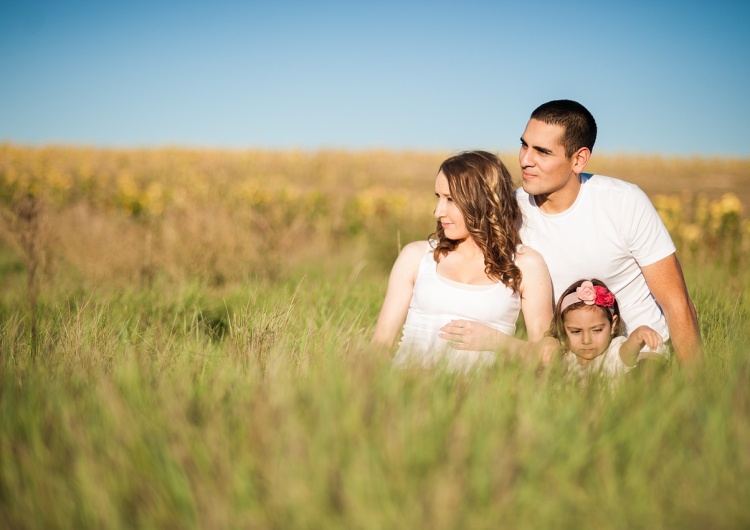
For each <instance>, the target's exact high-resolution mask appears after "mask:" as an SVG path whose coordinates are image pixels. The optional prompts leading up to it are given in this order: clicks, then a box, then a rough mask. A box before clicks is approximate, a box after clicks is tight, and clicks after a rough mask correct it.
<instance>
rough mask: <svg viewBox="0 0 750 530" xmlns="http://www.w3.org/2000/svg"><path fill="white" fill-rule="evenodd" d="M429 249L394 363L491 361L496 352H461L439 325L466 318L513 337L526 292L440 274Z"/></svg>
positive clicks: (473, 363) (462, 364)
mask: <svg viewBox="0 0 750 530" xmlns="http://www.w3.org/2000/svg"><path fill="white" fill-rule="evenodd" d="M425 250H426V252H425V254H424V256H423V257H422V260H421V261H420V263H419V270H418V271H417V279H416V281H415V282H414V293H413V294H412V298H411V302H410V303H409V312H408V313H407V315H406V321H405V322H404V327H403V331H402V337H401V341H400V342H399V347H398V350H397V351H396V355H395V357H394V362H395V363H396V364H411V363H417V364H420V365H422V366H425V367H429V366H434V365H435V364H437V363H438V362H440V361H441V360H442V359H445V361H446V364H447V365H448V367H449V368H458V369H467V368H471V367H473V366H477V365H484V364H491V363H492V362H494V360H495V352H493V351H469V350H456V349H454V348H452V347H451V345H450V342H449V341H446V340H444V339H441V338H440V337H438V334H439V333H440V328H441V327H443V326H445V325H446V324H448V323H449V322H450V321H451V320H457V319H463V320H471V321H476V322H482V323H483V324H486V325H488V326H490V327H491V328H494V329H498V330H500V331H502V332H503V333H507V334H508V335H511V336H513V335H514V334H515V332H516V321H517V320H518V314H519V312H520V310H521V295H520V294H519V293H518V292H515V293H514V292H513V290H512V289H511V288H509V287H507V286H505V285H504V284H503V283H501V282H498V283H494V284H491V285H471V284H465V283H460V282H456V281H453V280H449V279H448V278H443V277H442V276H440V275H439V274H438V272H437V262H436V261H435V259H434V256H433V251H434V249H433V248H432V247H431V246H430V245H429V244H428V245H427V248H426V249H425Z"/></svg>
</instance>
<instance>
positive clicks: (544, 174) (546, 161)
mask: <svg viewBox="0 0 750 530" xmlns="http://www.w3.org/2000/svg"><path fill="white" fill-rule="evenodd" d="M563 132H564V131H563V128H562V126H561V125H550V124H547V123H544V122H542V121H539V120H534V119H531V120H529V123H528V124H527V125H526V130H524V131H523V135H522V136H521V150H520V151H519V152H518V161H519V163H520V164H521V172H522V175H523V189H524V191H526V193H528V194H530V195H550V194H553V193H555V192H557V191H559V190H562V189H565V188H566V187H568V186H573V185H575V184H577V182H578V177H577V175H576V174H575V173H574V172H573V166H574V165H575V158H576V157H575V156H571V157H569V158H568V157H566V156H565V148H564V147H563V146H562V144H561V143H560V140H561V139H562V135H563Z"/></svg>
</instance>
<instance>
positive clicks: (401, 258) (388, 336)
mask: <svg viewBox="0 0 750 530" xmlns="http://www.w3.org/2000/svg"><path fill="white" fill-rule="evenodd" d="M426 249H427V241H414V242H413V243H409V244H408V245H406V246H405V247H404V248H403V249H402V250H401V253H400V254H399V255H398V258H396V262H395V263H394V264H393V268H392V269H391V275H390V278H389V279H388V289H387V290H386V293H385V300H384V301H383V306H382V307H381V309H380V315H378V322H377V324H375V331H374V332H373V335H372V340H371V342H370V343H371V344H372V345H375V346H379V347H383V348H385V349H387V350H388V351H389V352H390V350H391V348H393V344H394V343H395V342H396V339H397V338H398V335H399V332H400V331H401V327H402V326H403V325H404V320H406V314H407V313H408V312H409V304H410V303H411V297H412V294H413V292H414V282H415V281H416V279H417V271H418V270H419V262H420V261H421V260H422V257H423V256H424V254H425V252H426Z"/></svg>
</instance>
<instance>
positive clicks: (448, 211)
mask: <svg viewBox="0 0 750 530" xmlns="http://www.w3.org/2000/svg"><path fill="white" fill-rule="evenodd" d="M435 197H436V198H437V206H436V207H435V219H437V220H438V221H440V224H441V225H442V226H443V230H444V232H445V237H447V238H448V239H452V240H454V241H459V240H462V239H466V238H467V237H469V232H468V231H467V230H466V222H465V221H464V216H463V214H462V213H461V212H460V210H459V209H458V206H457V205H456V203H455V202H454V201H453V197H452V196H451V190H450V187H449V186H448V179H447V178H446V176H445V175H443V172H442V171H441V172H440V173H438V175H437V178H436V179H435Z"/></svg>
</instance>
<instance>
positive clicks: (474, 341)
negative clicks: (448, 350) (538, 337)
mask: <svg viewBox="0 0 750 530" xmlns="http://www.w3.org/2000/svg"><path fill="white" fill-rule="evenodd" d="M440 331H441V333H440V334H439V335H438V336H439V337H440V338H441V339H444V340H447V341H449V342H450V343H451V346H452V347H453V348H455V349H457V350H479V351H483V350H486V351H494V350H497V349H498V347H500V346H501V345H502V344H503V341H505V340H507V339H508V338H509V337H510V335H507V334H505V333H503V332H502V331H499V330H497V329H494V328H491V327H489V326H487V325H485V324H481V323H479V322H474V321H472V320H451V321H450V322H449V323H448V324H446V325H445V326H443V327H442V328H440Z"/></svg>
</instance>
